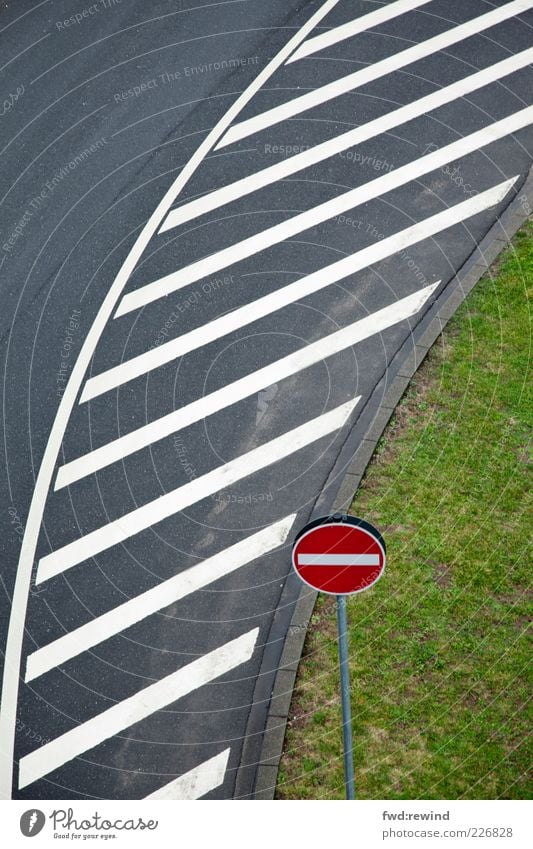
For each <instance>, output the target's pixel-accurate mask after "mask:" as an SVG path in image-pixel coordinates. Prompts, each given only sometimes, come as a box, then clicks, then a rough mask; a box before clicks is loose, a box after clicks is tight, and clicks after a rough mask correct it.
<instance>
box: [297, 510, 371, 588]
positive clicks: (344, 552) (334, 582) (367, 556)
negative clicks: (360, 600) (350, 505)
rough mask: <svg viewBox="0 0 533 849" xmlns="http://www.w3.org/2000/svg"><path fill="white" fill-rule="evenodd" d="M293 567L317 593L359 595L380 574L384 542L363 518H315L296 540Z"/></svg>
mask: <svg viewBox="0 0 533 849" xmlns="http://www.w3.org/2000/svg"><path fill="white" fill-rule="evenodd" d="M292 564H293V566H294V568H295V570H296V572H297V573H298V575H299V576H300V578H301V579H302V581H305V583H306V584H309V586H310V587H314V589H317V590H320V592H323V593H331V594H333V595H349V594H352V593H360V592H362V591H363V590H367V589H368V588H369V587H371V586H372V584H375V583H376V581H377V580H378V579H379V578H380V577H381V575H382V574H383V570H384V568H385V543H384V541H383V538H382V536H381V534H380V533H379V531H378V530H376V528H374V527H373V525H371V524H370V523H369V522H365V521H364V520H363V519H356V518H355V517H353V516H338V517H337V516H331V517H326V518H323V519H316V520H315V521H314V522H311V523H310V524H309V525H306V527H305V528H303V530H302V531H300V533H299V534H298V536H297V537H296V540H295V543H294V547H293V550H292Z"/></svg>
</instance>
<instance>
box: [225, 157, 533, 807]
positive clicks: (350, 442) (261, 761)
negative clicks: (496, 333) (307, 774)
mask: <svg viewBox="0 0 533 849" xmlns="http://www.w3.org/2000/svg"><path fill="white" fill-rule="evenodd" d="M532 211H533V168H531V169H530V171H529V173H528V174H527V176H526V178H525V180H524V182H523V183H522V185H521V187H520V189H519V190H518V191H517V194H516V195H515V197H514V198H513V200H512V201H511V202H510V203H509V205H508V206H507V207H506V208H505V209H504V210H503V212H502V213H501V215H500V216H499V218H497V219H496V221H495V222H494V224H493V225H492V227H491V228H490V230H489V231H488V232H487V233H486V235H485V236H484V238H483V239H482V240H481V242H480V243H479V245H478V246H477V248H476V250H475V251H474V252H473V253H472V254H471V255H470V257H469V258H468V259H467V261H466V262H465V263H464V265H463V266H462V267H461V268H460V269H459V271H458V272H457V273H456V274H455V276H454V277H453V278H452V279H451V280H450V282H449V283H448V285H447V286H446V287H445V289H444V290H443V291H442V292H441V294H440V295H439V296H438V297H437V298H436V300H435V302H434V304H433V305H432V306H431V307H430V309H429V310H428V311H427V312H426V314H425V315H424V317H423V318H422V319H421V320H420V321H419V322H418V324H417V325H416V326H415V327H414V329H413V332H412V334H411V335H410V337H409V338H408V339H407V340H406V342H405V343H404V345H403V346H402V347H401V348H400V350H399V351H398V352H397V353H396V356H395V357H394V359H393V360H392V362H391V364H390V366H389V369H388V371H387V374H386V375H385V376H384V377H383V378H382V380H381V381H380V382H379V383H378V384H377V386H376V387H375V389H374V392H373V393H372V396H371V398H370V399H369V401H368V403H367V404H366V406H365V409H364V410H363V412H362V413H361V416H360V417H359V418H358V419H357V421H356V422H355V424H354V426H353V428H352V430H351V432H350V433H349V435H348V437H347V439H346V441H345V444H344V446H343V448H342V450H341V453H340V455H339V457H338V459H337V462H336V464H335V467H334V468H333V470H332V472H331V474H330V477H329V478H328V481H327V482H326V484H325V486H324V489H323V490H322V493H321V494H320V496H319V498H318V500H317V504H316V506H315V509H314V510H313V514H314V515H315V516H318V515H320V509H321V507H320V505H321V504H322V503H324V505H326V504H327V503H330V504H331V503H333V507H332V508H329V509H326V507H325V506H324V508H323V509H324V511H325V513H329V512H335V511H339V512H344V511H346V510H347V509H348V507H349V505H350V504H351V502H352V500H353V497H354V495H355V493H356V491H357V489H358V487H359V484H360V481H361V479H362V477H363V475H364V473H365V470H366V467H367V466H368V464H369V463H370V460H371V459H372V456H373V454H374V450H375V448H376V445H377V443H378V441H379V439H380V438H381V435H382V433H383V431H384V430H385V428H386V427H387V425H388V423H389V420H390V418H391V417H392V415H393V413H394V410H395V409H396V406H397V404H398V402H399V401H400V399H401V398H402V396H403V395H404V393H405V392H406V390H407V388H408V386H409V384H410V382H411V379H412V378H413V376H414V375H415V373H416V372H417V371H418V368H419V367H420V365H421V364H422V362H423V361H424V359H425V357H426V355H427V354H428V352H429V350H430V349H431V348H432V347H433V345H434V344H435V342H436V341H437V339H438V338H439V336H440V335H441V333H442V331H443V329H444V328H445V326H446V325H447V323H448V322H449V321H450V319H451V318H452V317H453V315H454V314H455V312H456V311H457V309H458V308H459V307H460V306H461V304H462V303H463V301H464V300H465V299H466V297H467V296H468V295H469V293H470V292H471V291H472V289H473V288H474V286H475V285H476V284H477V283H478V281H479V280H480V279H481V278H482V277H483V276H484V275H485V274H486V273H487V271H489V269H490V267H491V266H492V264H493V263H494V261H495V260H496V259H497V257H498V256H499V255H500V253H501V252H502V251H503V250H504V249H505V248H506V247H507V246H508V245H509V242H510V241H511V239H512V238H513V236H514V235H515V233H516V232H517V231H518V230H519V229H520V227H521V226H522V225H523V224H524V223H525V221H527V219H528V218H529V217H530V216H531V214H532ZM391 375H392V376H391ZM347 457H350V458H351V459H349V460H347V459H346V458H347ZM339 469H340V470H342V471H340V472H339ZM339 481H340V482H339ZM333 494H334V497H333V499H332V496H333ZM293 593H294V588H293V586H291V582H290V581H288V582H287V583H286V584H285V587H284V589H283V591H282V595H281V599H280V605H279V607H280V608H283V607H284V606H286V605H287V604H291V603H294V597H293ZM289 595H291V596H292V598H291V599H290V600H288V599H287V596H289ZM316 597H317V593H316V592H315V591H314V590H311V589H310V588H309V587H307V586H306V585H305V584H303V583H302V584H301V587H300V591H299V594H298V595H297V598H296V602H295V603H294V611H293V614H292V617H291V620H290V624H289V628H288V630H287V632H286V636H285V639H284V642H283V649H282V652H281V658H280V661H279V666H278V668H277V671H276V673H275V678H274V684H273V687H272V691H271V695H270V702H269V706H268V709H267V714H266V725H265V726H264V731H263V739H262V742H261V746H260V754H259V758H258V760H257V761H256V764H254V765H253V766H254V767H256V776H255V784H254V791H253V794H252V795H251V796H250V795H246V796H239V795H238V792H237V794H236V798H241V799H242V798H248V799H253V800H272V799H274V798H275V792H276V784H277V775H278V770H279V763H280V760H281V755H282V751H283V743H284V740H285V730H286V725H287V720H288V716H289V710H290V706H291V701H292V694H293V689H294V685H295V681H296V674H297V671H298V665H299V662H300V659H301V655H302V651H303V647H304V642H305V637H306V634H307V628H308V625H309V623H310V620H311V616H312V613H313V609H314V606H315V602H316ZM275 626H276V622H274V623H273V627H272V629H271V633H270V635H269V641H271V640H272V639H273V638H274V637H273V630H274V629H275ZM262 666H263V665H262ZM262 673H263V669H262V668H261V670H260V672H259V678H258V685H257V686H256V691H259V692H256V693H255V692H254V700H253V701H254V704H255V703H256V694H257V696H258V700H264V698H265V693H264V684H265V681H264V677H265V676H266V674H267V673H266V671H265V672H264V673H263V674H262ZM252 712H253V710H252ZM250 730H251V733H252V734H253V735H255V734H257V733H258V732H257V730H252V729H250ZM247 739H248V729H247V734H246V738H245V741H244V748H246V741H247ZM241 764H242V761H241ZM251 766H252V764H248V765H241V766H240V767H239V769H238V771H237V781H236V789H237V791H238V788H239V784H240V783H241V782H240V780H239V779H240V778H241V775H240V773H241V772H242V771H246V772H249V770H250V767H251Z"/></svg>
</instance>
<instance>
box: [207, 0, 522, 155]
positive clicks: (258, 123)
mask: <svg viewBox="0 0 533 849" xmlns="http://www.w3.org/2000/svg"><path fill="white" fill-rule="evenodd" d="M532 6H533V0H513V2H511V3H505V5H503V6H499V7H498V8H497V9H493V10H492V11H491V12H487V13H486V14H485V15H479V17H477V18H474V19H473V20H471V21H467V22H466V23H464V24H460V25H459V26H457V27H454V28H453V29H450V30H446V32H443V33H440V35H435V36H433V37H432V38H429V39H428V40H427V41H422V42H421V43H420V44H414V45H413V46H412V47H408V48H407V49H406V50H402V51H400V52H399V53H395V54H394V55H393V56H388V57H387V58H386V59H382V60H381V61H380V62H375V63H372V64H370V65H368V66H367V67H365V68H361V70H359V71H354V73H353V74H348V76H346V77H341V79H339V80H335V81H334V82H332V83H328V85H324V86H321V87H320V88H317V89H314V90H313V91H310V92H307V94H302V95H301V96H300V97H295V98H293V100H290V101H289V102H288V103H282V104H280V105H279V106H275V107H274V108H273V109H269V110H267V111H266V112H263V113H262V114H260V115H256V116H254V117H253V118H248V119H247V120H246V121H240V122H239V123H237V124H233V126H232V127H230V129H229V130H227V132H226V133H225V134H224V135H223V136H222V139H221V141H219V143H218V144H217V146H216V148H215V149H216V150H218V149H219V148H221V147H225V146H226V145H228V144H232V143H233V142H236V141H240V140H241V139H244V138H246V137H247V136H250V135H251V134H252V133H258V132H260V131H261V130H264V129H266V127H271V126H272V125H273V124H278V123H279V122H280V121H286V120H287V119H289V118H293V117H294V116H295V115H299V114H300V113H302V112H305V111H307V110H308V109H312V108H315V107H316V106H319V105H320V104H322V103H327V101H328V100H332V99H333V98H335V97H339V96H340V95H341V94H347V93H348V92H349V91H353V90H354V89H355V88H358V87H359V86H362V85H366V84H367V83H369V82H372V81H373V80H377V79H379V78H380V77H383V76H385V75H386V74H391V73H392V72H393V71H397V70H399V69H400V68H403V67H405V65H410V64H412V63H413V62H418V61H419V60H420V59H424V58H425V57H426V56H430V55H431V54H432V53H436V52H437V51H439V50H445V49H446V48H447V47H450V46H451V45H452V44H456V43H457V42H458V41H463V40H464V39H465V38H470V37H471V36H473V35H477V34H478V33H480V32H483V31H484V30H486V29H489V27H493V26H496V25H497V24H499V23H502V22H503V21H505V20H508V19H509V18H512V17H514V16H515V15H519V14H520V13H521V12H525V11H527V9H531V7H532Z"/></svg>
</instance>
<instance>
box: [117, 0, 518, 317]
mask: <svg viewBox="0 0 533 849" xmlns="http://www.w3.org/2000/svg"><path fill="white" fill-rule="evenodd" d="M532 2H533V0H532ZM532 121H533V107H532V106H528V107H526V108H525V109H521V110H520V111H518V112H515V113H513V114H512V115H509V116H508V117H507V118H504V119H502V120H501V121H496V122H495V123H493V124H490V125H489V126H488V127H484V128H483V129H482V130H478V131H477V132H475V133H471V134H470V135H468V136H464V137H463V138H461V139H458V140H457V141H455V142H452V143H451V144H449V145H446V146H445V147H443V148H440V149H439V150H436V151H434V152H433V153H428V154H427V156H422V157H420V158H419V159H416V160H414V161H413V162H409V163H408V164H407V165H403V166H402V167H401V168H397V169H396V170H395V171H391V172H389V173H388V174H383V175H381V176H380V177H377V178H376V179H375V180H371V181H370V182H369V183H365V184H364V185H362V186H358V187H357V188H355V189H351V190H350V191H349V192H345V193H344V194H342V195H340V196H339V197H335V198H332V199H331V200H329V201H326V202H325V203H321V204H319V205H318V206H315V207H313V209H309V210H307V211H306V212H302V213H300V214H299V215H295V216H294V217H293V218H290V219H288V220H287V221H282V222H281V223H280V224H276V225H275V226H274V227H270V228H268V229H267V230H264V231H263V232H261V233H258V234H256V235H254V236H251V237H249V238H247V239H244V240H243V241H242V242H238V243H237V244H235V245H229V246H228V247H227V248H224V249H223V250H221V251H217V253H214V254H211V256H208V257H204V258H203V259H200V260H198V261H197V262H194V263H192V264H191V265H188V266H185V268H180V269H179V270H178V271H175V272H173V273H172V274H168V275H166V276H165V277H161V278H160V279H159V280H154V281H153V282H152V283H148V284H147V285H145V286H141V287H140V288H139V289H136V290H135V291H133V292H130V293H129V294H127V295H125V296H124V297H123V298H122V301H121V302H120V305H119V307H118V309H117V312H116V313H115V318H117V317H118V316H121V315H124V314H125V313H128V312H131V310H134V309H139V307H143V306H145V305H146V304H148V303H151V302H152V301H155V300H157V299H158V298H162V297H164V296H166V295H169V294H170V293H171V292H176V291H178V290H179V289H182V288H184V287H185V286H187V285H188V284H189V283H194V282H195V281H197V280H200V279H201V278H203V277H205V276H207V275H209V274H215V273H217V272H218V271H220V270H221V269H223V268H226V267H227V266H228V265H234V264H236V263H237V262H240V261H241V260H243V259H246V258H247V257H250V256H252V255H253V254H256V253H258V252H259V251H262V250H265V249H266V248H269V247H272V245H275V244H277V243H278V242H280V241H285V240H287V239H290V238H291V237H292V236H295V235H297V234H298V233H301V232H303V231H304V230H308V229H309V228H310V227H314V226H316V225H318V224H321V223H322V222H324V221H327V220H328V219H329V218H333V217H335V216H336V215H339V214H341V213H343V212H347V211H348V210H350V209H353V208H354V207H356V206H360V205H361V204H363V203H366V202H367V201H369V200H373V199H374V198H377V197H379V196H381V195H383V194H385V193H386V192H390V191H392V190H393V189H396V188H398V187H399V186H402V185H404V184H405V183H408V182H409V181H412V180H416V179H417V178H418V177H420V176H422V175H423V174H427V173H429V172H431V171H434V170H435V169H436V168H439V167H441V166H442V165H445V164H447V163H449V162H452V161H453V160H455V159H459V158H460V157H463V156H466V155H467V154H469V153H472V152H473V151H475V150H477V149H478V148H480V147H483V146H484V145H487V144H490V143H491V142H494V141H497V140H498V139H500V138H503V137H504V136H506V135H509V134H510V133H513V132H515V131H516V130H519V129H522V128H523V127H525V126H527V125H528V124H530V123H531V122H532Z"/></svg>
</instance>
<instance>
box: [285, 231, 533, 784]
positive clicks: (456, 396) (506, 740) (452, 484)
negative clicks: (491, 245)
mask: <svg viewBox="0 0 533 849" xmlns="http://www.w3.org/2000/svg"><path fill="white" fill-rule="evenodd" d="M532 282H533V226H532V225H531V223H530V224H529V225H527V226H526V227H525V228H524V229H523V230H522V231H520V233H519V234H518V235H517V237H516V238H515V239H514V241H513V244H512V246H511V247H510V248H509V249H507V250H506V252H505V254H504V255H503V256H502V257H501V259H500V261H499V262H498V264H497V266H495V267H494V268H493V269H491V271H490V273H487V274H486V275H485V277H484V278H483V279H482V280H481V281H480V282H479V283H478V284H477V286H476V288H475V289H474V291H473V292H472V294H471V295H470V296H469V297H468V299H467V300H466V302H465V303H464V304H463V306H462V307H461V308H460V310H459V311H458V312H457V313H456V315H455V317H454V318H453V319H452V321H451V322H450V323H449V324H448V326H447V327H446V329H445V332H444V333H443V335H442V337H441V338H440V339H439V340H438V342H437V343H436V345H435V346H434V348H433V349H432V351H431V352H430V354H429V356H428V357H427V359H426V361H425V362H424V364H423V366H422V367H421V368H420V370H419V371H418V373H417V374H416V376H415V378H414V379H413V381H412V384H411V386H410V388H409V390H408V392H407V394H406V395H405V397H404V398H403V399H402V402H401V403H400V405H399V407H398V409H397V411H396V414H395V416H394V419H393V420H392V421H391V423H390V425H389V427H388V428H387V431H386V432H385V434H384V437H383V439H382V440H381V442H380V444H379V445H378V448H377V452H376V455H375V457H374V459H373V461H372V463H371V465H370V467H369V468H368V470H367V474H366V476H365V478H364V480H363V484H362V486H361V488H360V489H359V491H358V493H357V496H356V498H355V500H354V502H353V505H352V508H351V512H352V513H354V514H355V515H358V516H361V517H363V518H366V519H368V520H370V521H371V522H373V523H374V524H376V525H377V527H378V528H380V529H381V531H382V532H383V534H384V536H385V539H386V543H387V556H388V561H387V570H386V573H385V575H384V576H383V578H382V579H381V581H379V582H378V583H377V584H376V586H375V587H373V588H372V589H371V590H369V591H368V592H366V593H364V594H363V595H360V596H355V597H353V598H352V599H350V600H349V602H348V617H349V642H350V668H351V678H352V712H353V732H354V744H355V767H356V787H357V796H358V798H364V799H436V798H447V799H459V798H465V799H476V798H477V799H493V798H500V797H501V798H506V799H508V798H510V799H522V798H529V797H530V794H531V789H532V788H531V785H530V784H529V785H528V777H527V772H528V768H529V765H530V747H529V746H528V733H529V728H530V725H531V712H528V699H529V694H530V691H531V678H530V676H529V674H528V665H529V653H530V646H529V645H528V639H527V636H526V628H527V625H528V617H529V616H530V613H531V593H530V561H529V560H528V538H529V537H530V534H531V512H530V507H531V501H530V498H529V495H528V473H529V469H528V464H529V459H530V458H529V453H528V450H529V439H530V426H531V410H532V398H531V389H530V388H528V377H529V374H528V367H529V356H530V316H529V304H528V286H529V287H531V284H532ZM529 668H530V667H529ZM340 723H341V713H340V705H339V681H338V662H337V644H336V620H335V606H334V599H332V598H331V597H329V596H321V597H320V599H319V601H318V605H317V608H316V610H315V614H314V616H313V620H312V625H311V627H310V629H309V632H308V635H307V639H306V644H305V648H304V657H303V660H302V663H301V665H300V670H299V674H298V679H297V686H296V689H295V693H294V697H293V703H292V706H291V713H290V715H289V724H288V730H287V736H286V739H285V747H284V755H283V758H282V761H281V768H280V772H279V777H278V788H277V798H278V799H316V798H317V799H340V798H343V794H344V788H343V766H342V745H341V724H340Z"/></svg>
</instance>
